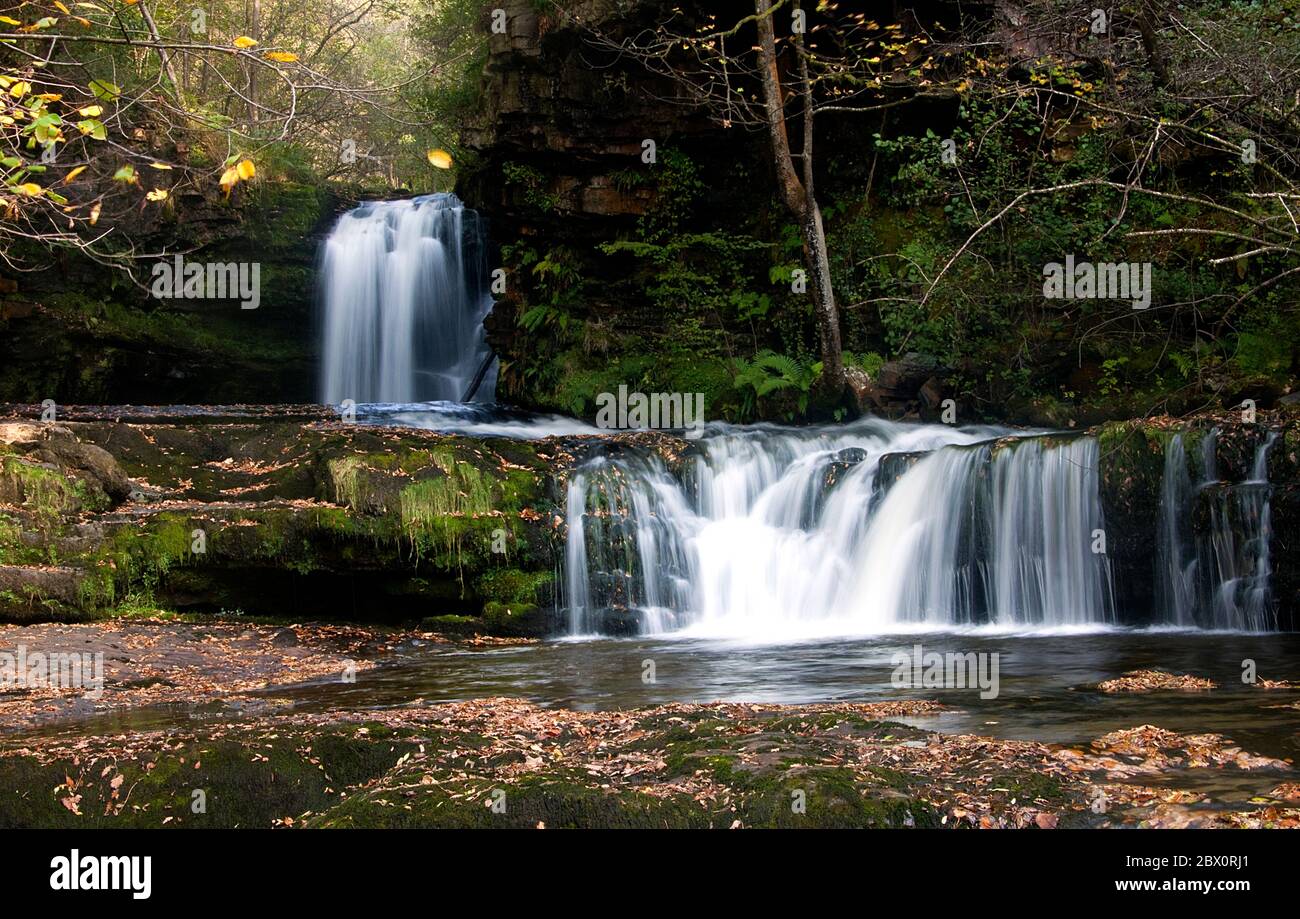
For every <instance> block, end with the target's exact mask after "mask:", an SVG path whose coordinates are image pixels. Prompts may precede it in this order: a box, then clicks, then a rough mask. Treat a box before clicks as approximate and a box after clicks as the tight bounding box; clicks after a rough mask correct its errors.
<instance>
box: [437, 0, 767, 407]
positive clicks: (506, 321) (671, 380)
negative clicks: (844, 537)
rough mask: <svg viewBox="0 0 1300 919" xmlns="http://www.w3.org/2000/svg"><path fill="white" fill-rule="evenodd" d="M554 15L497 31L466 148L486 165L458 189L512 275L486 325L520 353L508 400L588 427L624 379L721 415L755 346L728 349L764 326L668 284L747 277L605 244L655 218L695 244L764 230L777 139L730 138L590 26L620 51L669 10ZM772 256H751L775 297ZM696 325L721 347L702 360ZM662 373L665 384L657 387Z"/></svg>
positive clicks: (505, 352)
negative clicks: (605, 396)
mask: <svg viewBox="0 0 1300 919" xmlns="http://www.w3.org/2000/svg"><path fill="white" fill-rule="evenodd" d="M536 7H537V5H536V4H534V3H532V2H530V0H508V2H506V3H503V4H501V8H502V9H504V11H505V13H506V22H507V32H506V34H503V35H495V34H491V35H489V41H490V55H489V58H488V61H487V65H486V67H485V69H484V73H483V79H482V85H481V99H482V102H481V107H480V111H479V115H478V117H477V118H476V119H475V120H474V122H473V123H472V124H470V125H468V126H467V127H466V128H465V129H464V131H463V134H462V140H463V142H464V144H465V146H466V147H468V148H469V149H470V150H472V151H473V152H474V154H475V157H474V160H475V161H474V163H473V164H472V165H471V166H469V167H468V168H467V169H466V170H465V171H464V172H462V174H461V176H460V178H459V182H458V188H457V191H458V193H459V194H460V196H461V198H462V199H464V200H465V201H467V202H469V203H470V204H471V205H472V206H473V207H475V208H477V209H478V210H479V211H480V212H481V213H482V214H483V215H484V216H485V217H487V219H488V225H489V231H490V233H491V236H492V237H493V239H495V240H496V241H497V242H498V243H499V244H500V245H501V247H502V251H501V259H500V262H499V263H500V264H501V265H502V266H503V267H504V268H505V270H506V272H507V285H506V291H505V293H504V295H502V296H499V297H498V300H497V305H496V307H495V308H494V310H493V312H492V315H491V316H489V317H488V320H487V322H486V323H485V326H486V328H487V332H488V341H489V343H490V344H491V345H492V347H493V349H494V350H495V351H496V352H497V353H498V354H499V355H501V357H502V372H501V376H500V379H499V383H498V394H499V395H500V396H502V397H504V398H506V399H508V400H509V401H511V402H512V403H514V404H518V405H522V406H525V407H530V408H545V409H549V410H560V411H565V412H569V413H574V414H583V413H584V412H588V411H591V410H593V409H592V396H593V392H592V390H593V389H594V391H595V392H599V391H601V390H602V389H605V388H606V387H610V386H613V387H614V388H616V387H617V384H618V383H619V382H622V383H628V384H635V383H638V382H639V383H640V384H641V385H642V386H647V387H652V388H653V389H654V390H655V391H679V392H692V391H701V390H702V391H704V392H706V394H708V398H709V401H710V402H711V403H713V402H716V401H718V399H717V398H715V396H714V393H717V394H718V395H719V397H720V396H725V395H728V394H730V392H731V375H730V373H729V371H728V370H727V369H726V367H727V363H726V355H730V354H735V353H743V350H744V349H743V348H741V347H728V346H727V344H726V343H727V341H728V340H729V337H730V336H733V335H737V336H742V337H743V338H744V339H745V340H748V339H749V337H750V330H749V329H748V328H747V327H741V326H739V325H737V324H735V323H732V324H730V325H727V324H725V323H721V321H720V319H719V307H714V306H707V305H705V304H704V303H702V302H701V301H702V298H703V297H704V296H705V292H704V291H703V290H702V289H701V287H700V286H699V285H692V286H691V287H692V289H691V291H690V296H686V295H685V294H684V293H683V295H682V296H680V297H677V296H675V295H670V293H669V291H670V290H671V289H672V285H671V284H668V283H665V282H663V281H662V280H658V279H656V277H655V276H656V275H658V274H663V273H664V272H665V271H666V268H665V266H666V265H667V264H669V263H673V264H676V265H678V266H679V267H683V268H684V267H685V265H686V264H687V263H689V264H690V266H691V268H690V270H693V271H695V272H697V273H698V275H699V277H701V278H705V277H707V278H710V279H714V280H716V282H717V284H718V285H719V286H720V288H725V291H724V294H725V295H730V294H731V293H732V292H733V291H735V288H736V287H737V286H738V285H736V284H733V283H732V280H731V279H730V278H729V277H728V274H729V273H731V272H735V271H736V270H737V269H736V268H735V267H734V266H732V267H731V268H728V267H727V266H726V265H724V264H723V262H724V259H723V258H721V257H719V253H718V252H715V251H712V250H709V249H708V242H707V239H706V242H705V243H702V244H701V246H699V247H697V250H693V251H691V252H684V253H682V254H681V255H679V256H677V257H675V258H672V259H669V260H668V261H667V262H658V263H656V262H654V257H653V255H647V254H645V253H644V252H643V253H640V254H636V253H631V254H630V253H628V252H626V251H624V252H620V253H615V254H611V253H608V252H605V251H603V250H602V248H601V247H602V246H603V245H608V244H612V243H615V242H617V241H628V240H632V241H641V240H642V239H643V229H644V225H643V221H645V220H648V219H650V220H658V219H661V218H662V219H666V216H665V215H666V214H667V213H668V212H669V211H671V213H672V214H673V215H686V214H687V213H688V212H689V214H690V219H689V220H685V219H684V222H683V224H682V225H681V226H680V227H675V228H674V230H673V235H672V238H673V239H676V240H679V241H680V240H682V239H684V238H686V237H688V236H690V234H692V233H700V234H709V233H714V232H715V231H716V232H718V233H719V234H726V233H728V232H730V231H731V230H732V229H733V228H734V227H735V226H736V225H738V224H739V223H740V222H741V221H742V220H748V219H751V218H752V219H763V218H762V215H763V213H764V212H765V211H766V210H767V209H768V207H769V205H770V203H771V186H770V183H769V182H768V180H767V178H766V171H767V168H768V167H767V165H766V163H767V157H766V156H765V155H764V154H763V152H762V150H763V148H762V144H761V140H762V138H761V135H760V134H758V133H756V132H747V131H743V130H740V129H732V130H727V129H726V128H724V127H723V126H722V125H721V124H720V123H718V122H717V121H715V120H713V119H711V118H710V117H709V116H708V115H707V113H705V112H702V111H700V110H698V109H697V108H695V107H693V106H691V105H689V104H686V101H685V100H684V99H683V98H682V92H681V89H680V87H676V86H673V85H671V84H669V83H667V82H665V81H662V80H660V79H658V78H656V77H654V76H653V75H651V74H649V73H647V72H646V71H645V70H644V69H643V68H641V67H640V66H639V65H636V64H635V63H634V62H632V61H630V60H628V59H626V58H620V57H619V56H618V55H616V54H614V53H612V52H611V51H609V50H608V49H606V48H603V47H600V46H599V44H598V43H595V42H593V40H592V38H591V33H590V32H588V31H587V30H586V29H585V28H584V27H583V26H579V25H577V24H575V23H577V22H581V23H583V24H586V25H590V26H593V27H595V28H596V29H598V30H601V31H603V32H605V33H606V34H608V35H609V36H610V37H611V38H612V39H614V40H618V39H620V38H622V37H623V36H625V35H628V34H631V33H632V32H633V30H636V29H638V28H640V27H642V26H646V25H649V24H650V23H652V22H653V21H654V17H655V16H656V15H661V14H662V13H663V12H664V9H665V5H664V4H663V3H662V2H653V0H637V2H632V3H621V4H619V3H613V2H609V0H603V2H602V0H597V2H586V3H580V4H577V5H576V6H575V7H573V8H571V9H569V12H570V13H571V14H572V16H573V18H572V19H565V20H561V19H560V18H559V17H558V16H556V15H553V14H551V13H547V12H538V10H537V8H536ZM756 177H758V178H756ZM688 224H689V225H688ZM709 238H710V239H711V238H714V237H709ZM716 238H723V236H722V235H720V236H718V237H716ZM665 240H666V237H665V238H664V239H660V243H662V242H664V241H665ZM727 244H728V245H730V242H728V243H727ZM729 251H730V250H729ZM756 251H757V249H754V250H749V249H743V250H742V251H741V254H740V256H737V257H744V258H749V259H752V260H754V265H752V266H749V268H747V269H746V276H747V277H748V278H750V279H759V280H757V281H755V282H754V283H755V285H757V286H758V287H760V288H762V291H761V292H762V293H763V294H765V295H766V294H769V293H770V291H769V290H768V287H769V286H770V285H769V281H768V277H767V275H768V269H769V267H770V261H771V260H770V258H767V257H766V256H764V258H763V259H762V260H760V259H758V256H757V255H755V254H754V253H755V252H756ZM660 257H661V258H662V256H660ZM733 260H734V259H733ZM760 261H761V264H760ZM652 263H653V264H652ZM656 292H657V293H656ZM757 295H758V294H757V293H755V294H753V296H754V297H757ZM669 301H671V302H669ZM720 302H721V301H720ZM530 311H532V315H533V316H536V317H538V319H537V321H536V323H533V322H532V321H531V320H530V321H529V322H528V323H526V325H527V326H529V328H528V330H527V331H525V326H524V325H521V323H520V319H521V318H522V317H524V316H526V315H529V314H530ZM691 325H696V326H702V327H705V331H704V332H701V333H700V336H701V337H703V338H705V339H706V340H707V344H706V345H705V346H704V347H700V346H696V347H694V348H688V347H684V341H683V337H682V334H681V333H682V328H683V326H687V327H689V326H691ZM688 352H689V353H688ZM647 358H650V359H651V360H649V361H647ZM647 365H652V367H653V369H652V371H651V373H650V375H651V376H652V377H655V379H649V380H647V379H646V376H647V374H646V367H647Z"/></svg>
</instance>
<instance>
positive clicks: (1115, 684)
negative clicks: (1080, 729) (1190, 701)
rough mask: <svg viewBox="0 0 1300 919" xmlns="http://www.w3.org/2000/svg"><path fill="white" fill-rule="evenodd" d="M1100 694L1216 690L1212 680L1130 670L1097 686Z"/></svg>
mask: <svg viewBox="0 0 1300 919" xmlns="http://www.w3.org/2000/svg"><path fill="white" fill-rule="evenodd" d="M1097 688H1098V689H1099V690H1101V691H1102V692H1111V693H1116V692H1164V691H1172V692H1204V691H1206V690H1209V689H1217V688H1218V684H1217V683H1215V682H1214V681H1213V680H1207V679H1204V678H1203V677H1198V676H1192V675H1191V674H1187V673H1183V674H1176V673H1166V672H1165V671H1163V670H1132V671H1129V672H1128V673H1126V674H1124V675H1123V676H1119V677H1116V678H1115V679H1113V680H1105V681H1103V682H1101V683H1098V684H1097Z"/></svg>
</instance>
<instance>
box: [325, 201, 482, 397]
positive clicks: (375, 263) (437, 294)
mask: <svg viewBox="0 0 1300 919" xmlns="http://www.w3.org/2000/svg"><path fill="white" fill-rule="evenodd" d="M318 277H319V282H318V283H319V288H320V298H321V302H322V307H323V323H324V345H323V350H322V360H321V399H322V401H324V402H327V403H334V404H337V403H339V402H341V401H343V400H344V399H352V400H353V401H355V402H358V403H364V402H431V401H460V400H464V399H469V398H472V399H475V400H479V401H490V400H491V399H492V397H493V393H494V390H495V388H496V379H495V376H496V374H495V362H494V361H492V359H491V351H490V350H489V349H488V346H487V343H486V341H485V340H484V333H483V319H484V317H485V316H486V315H487V314H488V312H489V311H490V310H491V309H492V298H491V296H490V295H489V292H488V262H487V252H486V234H485V233H484V232H483V227H482V223H481V221H480V220H479V217H478V215H477V214H476V213H475V212H474V211H472V210H470V209H468V208H466V207H464V206H463V205H462V204H461V202H460V200H459V199H458V198H457V197H456V196H455V195H451V194H436V195H425V196H422V197H418V198H412V199H409V200H404V201H368V202H366V203H364V204H362V205H360V206H358V207H356V208H354V209H353V210H351V211H349V212H348V213H346V214H344V215H343V216H342V217H340V218H339V221H338V223H337V224H336V225H335V226H334V230H333V231H332V232H331V233H330V235H329V238H328V239H327V240H326V241H325V244H324V247H323V249H322V252H321V259H320V271H319V275H318ZM489 362H491V366H487V365H488V364H489ZM484 370H486V372H485V373H484V372H483V371H484ZM480 373H482V377H481V378H479V375H480ZM475 382H477V383H478V385H477V386H474V384H475ZM471 389H473V392H471V391H470V390H471Z"/></svg>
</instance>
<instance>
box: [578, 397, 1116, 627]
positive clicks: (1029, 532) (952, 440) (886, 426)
mask: <svg viewBox="0 0 1300 919" xmlns="http://www.w3.org/2000/svg"><path fill="white" fill-rule="evenodd" d="M1010 433H1011V432H1009V431H1002V430H997V429H991V428H975V429H954V428H951V427H947V426H942V425H904V424H897V423H892V422H886V421H882V420H879V419H864V420H862V421H859V422H856V423H854V424H852V425H847V426H843V427H839V428H822V429H808V430H790V429H779V428H774V427H769V426H757V427H755V428H750V429H738V428H731V427H726V426H715V427H712V428H710V429H709V431H708V432H707V433H706V435H705V436H704V437H703V438H702V439H701V440H700V441H698V442H696V444H694V445H693V447H692V451H693V452H692V455H689V456H688V457H687V458H686V459H685V460H684V461H683V463H682V468H680V469H677V470H676V471H674V470H673V469H670V468H669V465H668V464H667V463H666V462H665V461H664V460H663V459H662V458H660V457H659V456H658V455H656V454H654V453H653V452H648V451H641V452H633V451H632V450H630V449H627V450H622V451H620V452H616V453H605V454H602V455H599V456H597V457H594V458H593V459H591V460H589V461H587V462H586V463H585V464H584V465H583V466H582V467H581V468H580V469H578V470H577V471H576V472H575V473H574V474H573V475H572V477H571V478H570V481H569V484H568V489H569V490H568V496H567V503H568V533H567V537H566V538H567V542H566V552H565V564H566V571H565V588H566V597H565V601H566V606H567V608H568V611H569V615H570V631H571V632H572V633H574V634H589V633H591V632H594V631H606V632H609V631H615V632H633V633H635V632H640V633H653V632H659V631H671V630H677V629H685V630H687V631H688V632H691V633H695V634H717V635H735V636H745V637H779V636H782V635H787V634H789V635H800V636H803V635H812V634H826V635H831V634H862V633H871V632H882V631H889V630H896V629H900V628H902V629H907V628H916V627H922V628H929V627H935V628H943V627H952V626H958V625H967V624H991V625H997V626H1007V627H1012V628H1018V627H1031V628H1032V627H1043V626H1048V627H1051V626H1079V625H1096V624H1104V623H1108V622H1111V621H1113V619H1114V602H1113V598H1112V591H1111V575H1110V567H1109V564H1108V561H1107V559H1106V557H1105V555H1104V553H1103V552H1100V551H1094V547H1095V543H1096V542H1097V540H1098V538H1099V537H1100V534H1102V532H1103V530H1104V522H1103V520H1102V513H1101V503H1100V499H1099V497H1098V475H1097V462H1098V453H1097V443H1096V441H1095V440H1094V439H1092V438H1087V437H1038V438H1025V437H1009V436H1007V435H1009V434H1010ZM999 438H1001V439H999ZM1100 538H1104V537H1100Z"/></svg>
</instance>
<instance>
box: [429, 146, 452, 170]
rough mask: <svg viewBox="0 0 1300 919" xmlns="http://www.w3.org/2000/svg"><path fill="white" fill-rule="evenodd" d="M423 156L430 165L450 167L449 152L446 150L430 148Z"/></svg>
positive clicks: (441, 167) (442, 167)
mask: <svg viewBox="0 0 1300 919" xmlns="http://www.w3.org/2000/svg"><path fill="white" fill-rule="evenodd" d="M425 156H426V157H427V158H428V160H429V162H430V163H431V164H432V165H434V166H436V167H437V168H439V169H450V168H451V154H450V153H448V152H447V151H446V150H430V151H429V152H428V153H426V154H425Z"/></svg>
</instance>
